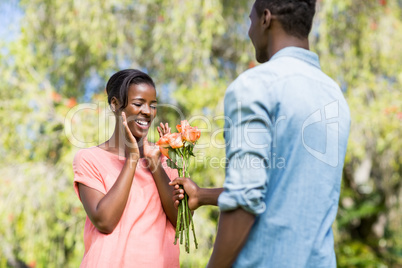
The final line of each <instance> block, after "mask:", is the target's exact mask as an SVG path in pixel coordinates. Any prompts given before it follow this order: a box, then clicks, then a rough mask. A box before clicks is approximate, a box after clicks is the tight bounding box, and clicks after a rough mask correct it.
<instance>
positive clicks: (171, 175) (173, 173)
mask: <svg viewBox="0 0 402 268" xmlns="http://www.w3.org/2000/svg"><path fill="white" fill-rule="evenodd" d="M161 159H162V167H163V169H164V170H165V172H166V174H167V175H168V177H169V179H170V180H171V181H172V180H174V179H176V178H177V177H179V172H178V171H177V169H174V168H170V167H168V165H167V163H166V160H167V157H166V156H163V155H162V156H161Z"/></svg>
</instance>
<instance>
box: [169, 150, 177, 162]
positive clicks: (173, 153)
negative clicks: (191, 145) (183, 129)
mask: <svg viewBox="0 0 402 268" xmlns="http://www.w3.org/2000/svg"><path fill="white" fill-rule="evenodd" d="M169 157H170V159H171V160H172V161H173V162H174V163H176V158H178V157H177V152H176V150H174V149H172V150H169Z"/></svg>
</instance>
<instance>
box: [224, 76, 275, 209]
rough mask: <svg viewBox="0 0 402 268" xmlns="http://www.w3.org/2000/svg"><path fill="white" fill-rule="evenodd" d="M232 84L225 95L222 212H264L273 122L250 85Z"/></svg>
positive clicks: (260, 97)
mask: <svg viewBox="0 0 402 268" xmlns="http://www.w3.org/2000/svg"><path fill="white" fill-rule="evenodd" d="M247 82H248V81H239V80H237V81H235V82H234V83H232V85H231V86H230V87H229V88H228V91H227V93H226V95H225V117H226V120H225V136H224V137H225V144H226V157H227V160H228V163H227V166H226V178H225V183H224V191H223V192H222V194H221V195H220V196H219V198H218V206H219V208H220V210H221V211H230V210H234V209H237V208H242V209H244V210H246V211H248V212H250V213H252V214H255V215H258V214H261V213H263V212H264V211H265V202H264V199H265V194H266V189H267V184H268V181H269V175H268V173H269V170H268V166H269V164H268V161H269V158H270V153H269V152H270V150H271V148H270V147H271V141H272V133H271V131H272V123H271V121H270V118H269V114H268V111H267V109H266V108H267V107H265V105H264V104H263V103H262V102H261V99H262V96H260V95H258V92H254V91H253V89H250V85H249V84H252V83H247Z"/></svg>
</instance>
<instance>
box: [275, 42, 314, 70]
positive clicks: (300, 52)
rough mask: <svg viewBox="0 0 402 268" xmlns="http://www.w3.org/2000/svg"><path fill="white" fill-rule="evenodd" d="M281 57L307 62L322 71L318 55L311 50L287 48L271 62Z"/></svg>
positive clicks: (278, 53) (276, 54) (277, 53)
mask: <svg viewBox="0 0 402 268" xmlns="http://www.w3.org/2000/svg"><path fill="white" fill-rule="evenodd" d="M279 57H293V58H297V59H300V60H302V61H304V62H307V63H309V64H311V65H313V66H315V67H317V68H319V69H321V66H320V61H319V59H318V55H317V54H315V53H314V52H311V51H310V50H307V49H304V48H300V47H285V48H282V49H281V50H279V51H278V52H276V53H275V54H274V55H273V56H272V57H271V59H270V60H269V61H272V60H274V59H277V58H279Z"/></svg>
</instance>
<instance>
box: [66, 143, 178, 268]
mask: <svg viewBox="0 0 402 268" xmlns="http://www.w3.org/2000/svg"><path fill="white" fill-rule="evenodd" d="M162 161H163V167H164V168H165V171H166V173H167V175H168V176H169V178H170V179H171V180H172V179H174V178H176V177H177V171H176V170H175V169H170V168H169V167H167V166H166V163H165V161H166V158H162ZM124 163H125V158H124V157H119V156H118V155H115V154H112V153H110V152H107V151H105V150H103V149H101V148H99V147H91V148H88V149H82V150H80V151H78V152H77V154H76V156H75V158H74V161H73V169H74V189H75V192H76V193H77V195H78V197H79V192H78V185H77V184H78V183H82V184H85V185H86V186H89V187H91V188H93V189H96V190H98V191H99V192H101V193H103V194H106V193H107V192H108V191H109V190H110V188H111V187H112V186H113V184H114V183H115V181H116V179H117V177H118V176H119V174H120V171H121V170H122V168H123V165H124ZM174 235H175V228H174V227H173V225H172V224H171V223H170V222H169V220H168V218H167V216H166V214H165V212H164V210H163V208H162V203H161V200H160V197H159V194H158V189H157V188H156V185H155V182H154V179H153V177H152V174H151V172H150V171H149V169H148V168H147V167H146V162H145V161H144V159H140V161H139V162H138V164H137V169H136V171H135V175H134V180H133V183H132V186H131V190H130V195H129V197H128V200H127V204H126V208H125V209H124V212H123V215H122V216H121V219H120V222H119V223H118V225H117V226H116V228H115V229H114V231H113V232H112V233H111V234H103V233H101V232H99V231H98V230H97V229H96V228H95V226H94V225H93V224H92V222H91V221H90V219H89V218H88V216H87V218H86V222H85V229H84V244H85V253H84V257H83V260H82V263H81V267H96V268H102V267H105V268H106V267H107V268H109V267H119V268H120V267H152V268H154V267H169V268H170V267H179V266H180V265H179V245H178V244H177V245H173V242H174Z"/></svg>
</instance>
